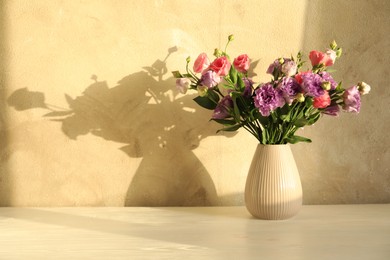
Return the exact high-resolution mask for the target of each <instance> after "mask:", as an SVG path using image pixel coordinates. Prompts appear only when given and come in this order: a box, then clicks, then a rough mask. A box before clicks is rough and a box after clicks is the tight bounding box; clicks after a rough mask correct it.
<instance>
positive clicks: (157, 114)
mask: <svg viewBox="0 0 390 260" xmlns="http://www.w3.org/2000/svg"><path fill="white" fill-rule="evenodd" d="M174 51H176V47H173V48H170V49H169V50H168V55H167V56H166V58H165V59H164V60H160V59H157V60H156V61H155V62H154V63H153V64H152V65H151V66H149V67H143V69H142V70H141V71H139V72H136V73H133V74H130V75H127V76H125V77H123V78H122V79H121V80H119V81H118V83H117V85H115V86H114V87H109V86H108V84H107V82H105V81H99V80H98V77H97V76H95V75H94V76H93V77H92V80H93V83H92V84H91V85H89V86H88V87H87V88H86V89H85V90H84V91H83V93H82V94H81V95H80V96H78V97H76V98H72V97H70V96H69V95H66V94H65V97H66V101H67V103H68V108H66V109H59V108H57V107H56V106H53V105H49V104H47V103H46V101H45V97H44V94H43V93H40V92H31V91H29V90H28V89H27V88H22V89H18V90H16V91H15V92H14V93H12V94H11V96H10V97H9V98H8V105H9V106H12V107H14V108H15V109H16V110H18V111H22V110H27V109H34V108H42V109H47V110H48V113H46V114H45V115H44V117H46V118H50V120H52V121H57V122H60V123H61V127H62V131H63V133H64V134H65V135H66V136H67V137H68V138H70V139H73V140H76V139H77V138H78V137H79V136H81V135H86V134H93V135H95V136H98V137H100V138H103V139H105V140H109V141H114V142H118V143H121V144H124V146H122V147H121V148H120V149H121V150H122V151H123V152H125V153H126V154H127V155H128V156H129V157H131V158H142V161H141V163H140V165H139V167H138V168H137V170H136V172H135V175H134V176H133V178H132V181H131V183H130V186H129V188H128V191H127V194H126V197H125V205H126V206H184V205H185V206H207V205H218V201H219V200H218V195H217V192H216V188H215V185H214V183H213V180H212V178H211V177H210V175H209V173H208V172H207V169H206V168H205V167H204V166H203V164H202V162H201V161H200V160H199V159H198V158H197V157H196V155H195V154H194V152H193V150H194V149H195V148H197V147H198V146H199V143H200V141H201V140H202V139H204V138H206V137H209V136H213V135H216V131H217V129H218V125H217V124H214V123H212V122H207V120H205V118H208V117H209V116H210V112H211V111H207V110H204V109H202V108H199V107H197V105H196V103H195V102H194V101H193V100H192V98H194V97H195V96H191V95H180V94H179V93H178V92H177V91H176V89H174V86H175V81H174V79H173V78H172V77H171V78H167V79H165V77H163V76H164V75H165V74H167V73H168V69H167V66H166V60H167V58H168V57H169V56H170V54H171V53H173V52H174ZM230 135H233V134H230ZM228 136H229V135H228Z"/></svg>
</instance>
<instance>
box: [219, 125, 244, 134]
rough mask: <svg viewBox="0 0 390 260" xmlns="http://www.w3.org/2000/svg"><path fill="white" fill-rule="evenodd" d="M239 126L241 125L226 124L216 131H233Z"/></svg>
mask: <svg viewBox="0 0 390 260" xmlns="http://www.w3.org/2000/svg"><path fill="white" fill-rule="evenodd" d="M240 127H241V125H233V126H228V127H225V128H222V129H219V130H218V131H217V133H219V132H221V131H225V132H234V131H237V130H238V129H239V128H240Z"/></svg>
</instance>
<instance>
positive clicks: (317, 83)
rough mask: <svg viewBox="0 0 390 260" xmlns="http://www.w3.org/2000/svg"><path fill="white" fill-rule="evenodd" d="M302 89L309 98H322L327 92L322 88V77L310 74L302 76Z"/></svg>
mask: <svg viewBox="0 0 390 260" xmlns="http://www.w3.org/2000/svg"><path fill="white" fill-rule="evenodd" d="M301 77H302V88H303V90H304V91H305V92H306V94H307V95H308V96H311V97H319V96H322V95H323V94H324V92H325V90H324V89H323V88H322V82H323V80H322V78H321V76H320V75H318V74H315V73H312V72H309V73H306V74H303V75H302V76H301Z"/></svg>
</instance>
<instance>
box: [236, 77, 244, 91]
mask: <svg viewBox="0 0 390 260" xmlns="http://www.w3.org/2000/svg"><path fill="white" fill-rule="evenodd" d="M237 87H238V89H239V90H240V91H244V89H245V83H244V81H243V80H242V78H241V77H238V78H237Z"/></svg>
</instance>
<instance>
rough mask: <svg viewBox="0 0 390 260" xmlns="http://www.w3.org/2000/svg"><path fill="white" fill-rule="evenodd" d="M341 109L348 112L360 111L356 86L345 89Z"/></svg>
mask: <svg viewBox="0 0 390 260" xmlns="http://www.w3.org/2000/svg"><path fill="white" fill-rule="evenodd" d="M343 100H344V104H343V109H344V110H346V111H348V112H354V113H359V111H360V93H359V90H358V88H357V87H356V86H353V87H350V88H349V89H346V90H345V92H344V94H343Z"/></svg>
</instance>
